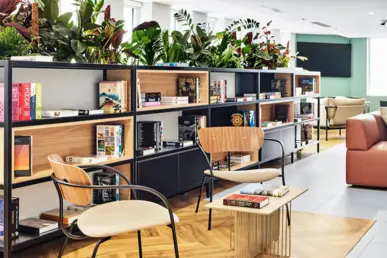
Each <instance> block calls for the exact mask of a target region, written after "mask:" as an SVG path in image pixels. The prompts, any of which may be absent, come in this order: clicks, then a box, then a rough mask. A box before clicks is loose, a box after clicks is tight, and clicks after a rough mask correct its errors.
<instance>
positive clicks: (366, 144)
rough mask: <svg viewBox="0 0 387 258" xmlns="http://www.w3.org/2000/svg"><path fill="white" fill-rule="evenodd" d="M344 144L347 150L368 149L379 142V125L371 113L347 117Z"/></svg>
mask: <svg viewBox="0 0 387 258" xmlns="http://www.w3.org/2000/svg"><path fill="white" fill-rule="evenodd" d="M346 127H347V131H346V144H347V149H349V150H362V151H365V150H368V149H369V148H370V147H371V146H373V145H374V144H375V143H377V142H379V141H380V140H381V139H380V131H379V125H378V123H377V122H376V119H375V117H374V116H373V115H370V114H362V115H357V116H354V117H351V118H349V119H347V124H346Z"/></svg>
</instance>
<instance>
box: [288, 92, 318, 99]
mask: <svg viewBox="0 0 387 258" xmlns="http://www.w3.org/2000/svg"><path fill="white" fill-rule="evenodd" d="M318 97H320V94H319V93H314V94H308V95H300V96H295V97H294V98H296V99H309V98H318Z"/></svg>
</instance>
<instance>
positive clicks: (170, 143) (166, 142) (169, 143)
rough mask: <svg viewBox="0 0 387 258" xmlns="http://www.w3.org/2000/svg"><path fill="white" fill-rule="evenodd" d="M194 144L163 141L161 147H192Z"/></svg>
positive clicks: (190, 142) (191, 142)
mask: <svg viewBox="0 0 387 258" xmlns="http://www.w3.org/2000/svg"><path fill="white" fill-rule="evenodd" d="M193 144H194V143H193V141H177V140H176V141H173V140H165V141H163V146H164V147H176V148H179V147H188V146H192V145H193Z"/></svg>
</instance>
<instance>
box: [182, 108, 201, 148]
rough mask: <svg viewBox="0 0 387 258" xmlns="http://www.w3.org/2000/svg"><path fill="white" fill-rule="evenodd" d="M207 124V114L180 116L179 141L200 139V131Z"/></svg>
mask: <svg viewBox="0 0 387 258" xmlns="http://www.w3.org/2000/svg"><path fill="white" fill-rule="evenodd" d="M205 126H206V116H194V115H188V116H179V141H193V142H194V143H196V141H197V139H198V131H199V130H200V129H201V128H204V127H205Z"/></svg>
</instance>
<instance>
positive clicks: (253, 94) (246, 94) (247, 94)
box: [243, 93, 257, 101]
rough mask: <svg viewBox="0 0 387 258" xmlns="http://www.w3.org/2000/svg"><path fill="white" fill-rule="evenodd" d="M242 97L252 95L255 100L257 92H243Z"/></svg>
mask: <svg viewBox="0 0 387 258" xmlns="http://www.w3.org/2000/svg"><path fill="white" fill-rule="evenodd" d="M243 97H252V98H253V100H256V99H257V94H256V93H244V94H243ZM249 101H250V100H249Z"/></svg>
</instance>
